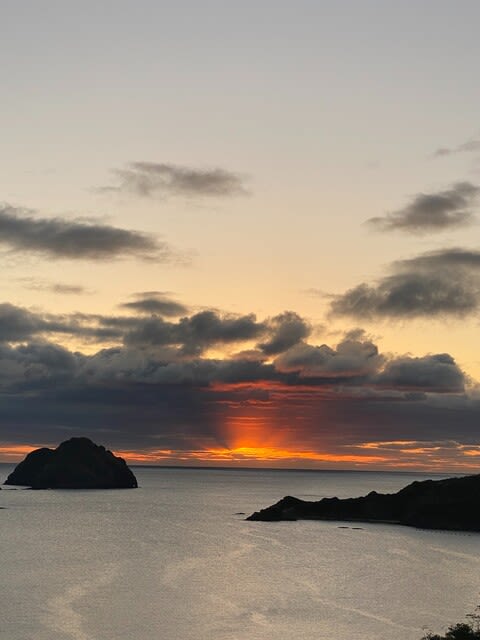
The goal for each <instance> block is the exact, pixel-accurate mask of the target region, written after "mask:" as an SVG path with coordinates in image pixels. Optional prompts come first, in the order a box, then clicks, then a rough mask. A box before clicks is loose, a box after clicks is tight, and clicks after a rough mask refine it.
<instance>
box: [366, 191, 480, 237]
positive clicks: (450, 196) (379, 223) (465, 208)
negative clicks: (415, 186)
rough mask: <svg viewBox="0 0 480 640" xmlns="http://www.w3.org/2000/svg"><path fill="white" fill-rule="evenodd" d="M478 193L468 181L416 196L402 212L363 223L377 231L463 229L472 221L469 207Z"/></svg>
mask: <svg viewBox="0 0 480 640" xmlns="http://www.w3.org/2000/svg"><path fill="white" fill-rule="evenodd" d="M479 192H480V188H479V187H477V186H476V185H473V184H471V183H470V182H458V183H456V184H454V185H453V186H452V187H451V188H450V189H445V190H444V191H438V192H435V193H420V194H418V195H416V196H415V197H414V199H413V200H412V202H411V203H410V204H408V205H407V206H406V207H404V208H403V209H400V210H399V211H395V212H393V213H389V214H387V215H386V216H384V217H377V218H370V220H368V221H367V222H368V224H369V225H370V226H371V227H372V228H373V229H376V230H378V231H407V232H414V233H426V232H434V231H443V230H445V229H451V228H454V227H460V226H465V225H467V224H469V223H470V222H471V221H472V219H473V214H472V211H471V207H472V205H473V204H474V201H475V199H476V197H477V196H478V194H479Z"/></svg>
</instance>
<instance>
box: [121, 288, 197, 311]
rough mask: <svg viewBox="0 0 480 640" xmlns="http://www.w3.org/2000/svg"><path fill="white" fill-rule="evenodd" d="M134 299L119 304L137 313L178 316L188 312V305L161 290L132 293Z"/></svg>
mask: <svg viewBox="0 0 480 640" xmlns="http://www.w3.org/2000/svg"><path fill="white" fill-rule="evenodd" d="M134 297H135V300H132V301H131V302H124V303H123V304H121V305H120V307H121V308H123V309H130V310H132V311H136V312H137V313H145V314H158V315H160V316H167V317H169V316H172V317H174V316H180V315H183V314H186V313H187V312H188V307H186V306H185V305H183V304H181V303H180V302H177V301H176V300H173V299H172V298H170V297H169V296H168V295H167V294H166V293H163V292H162V291H145V292H141V293H136V294H134Z"/></svg>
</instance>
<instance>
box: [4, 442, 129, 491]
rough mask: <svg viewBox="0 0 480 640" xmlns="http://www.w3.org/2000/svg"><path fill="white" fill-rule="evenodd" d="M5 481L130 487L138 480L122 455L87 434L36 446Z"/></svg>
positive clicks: (50, 485) (46, 486)
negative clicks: (48, 447)
mask: <svg viewBox="0 0 480 640" xmlns="http://www.w3.org/2000/svg"><path fill="white" fill-rule="evenodd" d="M5 484H8V485H23V486H28V487H32V488H33V489H130V488H135V487H136V486H137V480H136V478H135V476H134V474H133V473H132V471H131V470H130V469H129V468H128V467H127V464H126V462H125V460H124V459H123V458H119V457H117V456H114V455H113V453H112V452H111V451H107V450H106V449H105V447H102V446H99V445H96V444H95V443H94V442H92V441H91V440H89V439H88V438H71V439H70V440H66V441H65V442H62V443H61V444H60V445H59V446H58V447H57V448H56V449H47V448H42V449H36V450H35V451H32V452H31V453H29V454H28V455H27V456H26V458H25V459H24V460H23V461H22V462H20V464H18V465H17V466H16V467H15V469H14V471H13V472H12V473H11V474H10V475H9V476H8V478H7V480H6V482H5Z"/></svg>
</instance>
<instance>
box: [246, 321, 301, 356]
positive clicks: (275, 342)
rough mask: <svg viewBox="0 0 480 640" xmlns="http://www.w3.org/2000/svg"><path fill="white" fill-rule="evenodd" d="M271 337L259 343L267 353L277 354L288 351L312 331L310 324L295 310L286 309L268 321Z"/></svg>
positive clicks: (260, 347)
mask: <svg viewBox="0 0 480 640" xmlns="http://www.w3.org/2000/svg"><path fill="white" fill-rule="evenodd" d="M267 325H268V330H269V333H270V335H269V339H268V341H266V342H262V343H260V344H259V345H258V348H259V349H261V350H262V351H263V352H264V353H265V354H266V355H269V356H270V355H277V354H278V353H282V351H286V350H287V349H289V348H290V347H293V345H295V344H297V343H298V342H300V341H301V340H305V339H306V338H307V337H308V336H309V335H310V332H311V327H310V326H309V324H308V323H307V322H306V321H305V320H304V319H303V318H301V317H300V316H299V315H298V313H295V312H294V311H285V312H284V313H282V314H280V315H278V316H275V317H274V318H272V319H271V320H270V321H269V322H268V323H267Z"/></svg>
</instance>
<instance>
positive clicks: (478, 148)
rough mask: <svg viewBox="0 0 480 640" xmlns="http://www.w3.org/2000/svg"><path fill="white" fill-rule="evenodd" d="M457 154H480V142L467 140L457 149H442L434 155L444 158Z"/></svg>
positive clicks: (476, 139)
mask: <svg viewBox="0 0 480 640" xmlns="http://www.w3.org/2000/svg"><path fill="white" fill-rule="evenodd" d="M456 153H480V140H479V139H478V138H475V139H473V140H467V142H463V143H462V144H459V145H457V146H456V147H440V148H438V149H437V150H436V151H434V153H433V155H434V156H435V157H437V158H439V157H442V156H451V155H452V154H456Z"/></svg>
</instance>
